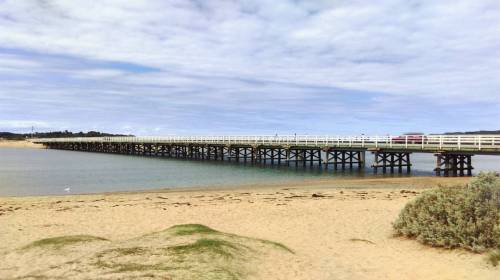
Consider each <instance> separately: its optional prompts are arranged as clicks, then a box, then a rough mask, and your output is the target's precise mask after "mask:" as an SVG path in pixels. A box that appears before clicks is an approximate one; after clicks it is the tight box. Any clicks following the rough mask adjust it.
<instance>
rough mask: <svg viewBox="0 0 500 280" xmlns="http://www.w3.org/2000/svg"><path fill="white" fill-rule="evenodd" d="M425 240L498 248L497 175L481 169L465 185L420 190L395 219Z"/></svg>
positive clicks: (451, 245)
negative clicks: (483, 171) (480, 171)
mask: <svg viewBox="0 0 500 280" xmlns="http://www.w3.org/2000/svg"><path fill="white" fill-rule="evenodd" d="M394 229H395V230H396V232H397V234H399V235H403V236H407V237H411V238H416V239H417V240H419V241H420V242H422V243H424V244H429V245H432V246H439V247H445V248H457V247H461V248H465V249H469V250H472V251H475V252H484V251H486V250H490V249H499V248H500V176H499V174H497V173H493V172H490V173H481V174H479V176H477V177H476V178H475V179H473V180H472V181H471V182H470V183H469V184H467V185H466V186H454V187H443V186H440V187H439V188H437V189H433V190H430V191H426V192H423V193H422V194H421V195H420V196H418V197H417V198H416V199H415V200H413V201H411V202H410V203H408V204H407V205H406V206H405V207H404V209H403V211H402V212H401V213H400V214H399V217H398V219H397V220H396V221H395V223H394Z"/></svg>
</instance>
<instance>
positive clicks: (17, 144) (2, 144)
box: [0, 139, 44, 149]
mask: <svg viewBox="0 0 500 280" xmlns="http://www.w3.org/2000/svg"><path fill="white" fill-rule="evenodd" d="M0 148H37V149H42V148H44V146H43V145H42V144H35V143H33V142H30V141H25V140H3V139H0Z"/></svg>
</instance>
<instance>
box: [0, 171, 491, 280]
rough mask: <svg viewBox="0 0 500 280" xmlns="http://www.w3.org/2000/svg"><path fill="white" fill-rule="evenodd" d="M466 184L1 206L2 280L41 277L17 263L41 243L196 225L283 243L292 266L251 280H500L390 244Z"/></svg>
mask: <svg viewBox="0 0 500 280" xmlns="http://www.w3.org/2000/svg"><path fill="white" fill-rule="evenodd" d="M467 180H468V179H461V178H452V179H451V180H450V179H446V178H399V179H369V180H361V179H356V180H337V181H335V182H333V181H331V182H326V181H323V182H316V183H307V184H305V183H303V184H302V185H301V184H297V185H271V186H263V187H247V188H237V189H236V188H233V189H230V188H227V189H217V190H201V189H191V190H182V191H175V190H164V191H153V192H136V193H111V194H92V195H68V196H58V197H55V196H54V197H10V198H0V278H1V279H10V278H15V277H25V276H27V275H30V274H32V273H33V271H37V273H42V275H43V271H42V272H40V269H39V267H36V266H35V267H34V266H33V265H32V263H33V262H32V261H30V259H29V258H30V256H29V255H26V254H24V253H16V252H19V251H18V250H19V248H22V247H23V246H26V245H27V244H29V243H30V242H33V241H36V240H39V239H42V238H48V237H55V236H62V235H75V234H86V235H92V236H99V237H101V238H105V239H107V240H113V241H114V242H125V241H127V240H131V239H134V238H137V237H139V236H143V235H145V234H150V233H152V232H158V231H162V230H165V229H167V228H169V227H172V226H174V225H179V224H193V223H195V224H203V225H206V226H209V227H211V228H213V229H216V230H219V231H223V232H228V233H232V234H237V235H241V236H247V237H251V238H259V239H266V240H271V241H275V242H280V243H282V244H283V245H285V246H287V247H288V248H290V249H291V250H293V252H294V253H293V254H290V255H287V256H281V257H272V254H271V255H269V254H268V255H266V256H267V257H266V258H264V261H262V262H260V263H259V264H258V265H255V266H253V268H252V273H251V274H249V275H248V277H247V278H248V279H498V278H497V277H498V275H499V273H500V270H499V269H498V268H494V267H492V266H491V265H488V264H487V263H486V262H485V261H484V255H481V254H474V253H470V252H467V251H464V250H452V251H450V250H444V249H436V248H430V247H426V246H424V245H421V244H419V243H418V242H416V241H414V240H406V239H403V238H399V237H394V235H393V230H392V227H391V223H392V222H393V221H394V220H395V219H396V217H397V215H398V213H399V211H400V210H401V209H402V208H403V206H404V205H405V204H406V203H407V202H408V201H410V200H411V199H412V198H414V197H415V196H416V195H418V193H420V192H421V191H422V190H423V189H425V188H426V187H430V186H436V184H438V183H447V184H455V183H464V182H466V181H467ZM384 185H385V186H390V187H389V188H388V187H383V186H384ZM363 186H365V187H363ZM332 187H335V188H332ZM90 247H91V246H90ZM31 258H33V256H31ZM59 258H63V256H59ZM89 273H91V274H90V275H93V274H92V272H89ZM48 275H50V274H48ZM93 276H94V277H98V278H99V277H101V276H102V275H99V273H98V272H96V274H95V275H93ZM50 278H51V277H48V279H50ZM28 279H29V278H28ZM33 279H34V278H33ZM41 279H45V278H41ZM110 279H114V278H110ZM165 279H168V278H165Z"/></svg>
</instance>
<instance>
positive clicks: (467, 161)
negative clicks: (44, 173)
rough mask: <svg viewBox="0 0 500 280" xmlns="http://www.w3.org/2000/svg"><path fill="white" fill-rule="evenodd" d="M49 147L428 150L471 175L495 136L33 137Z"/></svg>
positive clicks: (378, 166)
mask: <svg viewBox="0 0 500 280" xmlns="http://www.w3.org/2000/svg"><path fill="white" fill-rule="evenodd" d="M31 141H33V142H35V143H41V144H44V145H45V146H46V147H48V148H51V149H64V150H73V151H87V152H102V153H117V154H129V155H142V156H157V157H170V158H183V159H197V160H219V161H223V160H227V161H236V162H245V163H246V162H251V163H263V164H271V165H283V164H284V165H288V166H290V165H291V166H296V167H299V166H300V167H306V166H311V167H313V166H315V167H322V168H326V169H328V168H329V167H330V166H331V168H333V169H353V168H363V167H364V165H365V154H366V152H371V153H373V155H374V163H373V165H372V167H373V169H374V172H375V173H377V172H378V171H379V170H381V171H382V172H383V173H387V172H391V173H394V172H398V173H402V172H410V169H411V162H410V154H411V153H433V154H435V156H436V168H435V172H436V175H438V176H440V175H444V176H470V175H472V169H473V167H472V159H471V158H472V156H473V155H475V154H489V155H500V135H404V136H364V135H361V136H351V137H345V136H335V137H330V136H302V135H299V136H297V135H291V136H278V135H275V136H167V137H79V138H46V139H32V140H31Z"/></svg>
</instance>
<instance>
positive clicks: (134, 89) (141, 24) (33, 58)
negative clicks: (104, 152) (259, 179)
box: [0, 0, 500, 135]
mask: <svg viewBox="0 0 500 280" xmlns="http://www.w3.org/2000/svg"><path fill="white" fill-rule="evenodd" d="M499 15H500V1H497V0H468V1H464V0H453V1H448V0H442V1H411V0H381V1H339V0H332V1H328V0H324V1H320V0H318V1H314V0H310V1H300V0H273V1H259V0H257V1H250V0H249V1H243V0H241V1H240V0H233V1H180V0H172V1H168V0H167V1H118V0H106V1H78V0H74V1H73V0H72V1H62V0H60V1H57V0H54V1H51V0H45V1H34V0H33V1H28V0H11V1H9V0H0V131H16V132H27V131H30V130H31V126H34V127H35V129H36V130H38V131H48V130H63V129H68V130H73V131H80V130H84V131H87V130H99V131H107V132H117V133H132V134H136V135H172V134H177V135H201V134H203V135H214V134H239V135H241V134H275V133H279V134H293V133H297V134H317V135H356V134H361V133H364V134H388V133H389V134H399V133H404V132H409V131H411V132H414V131H418V132H427V133H436V132H443V131H463V130H479V129H500V16H499Z"/></svg>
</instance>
